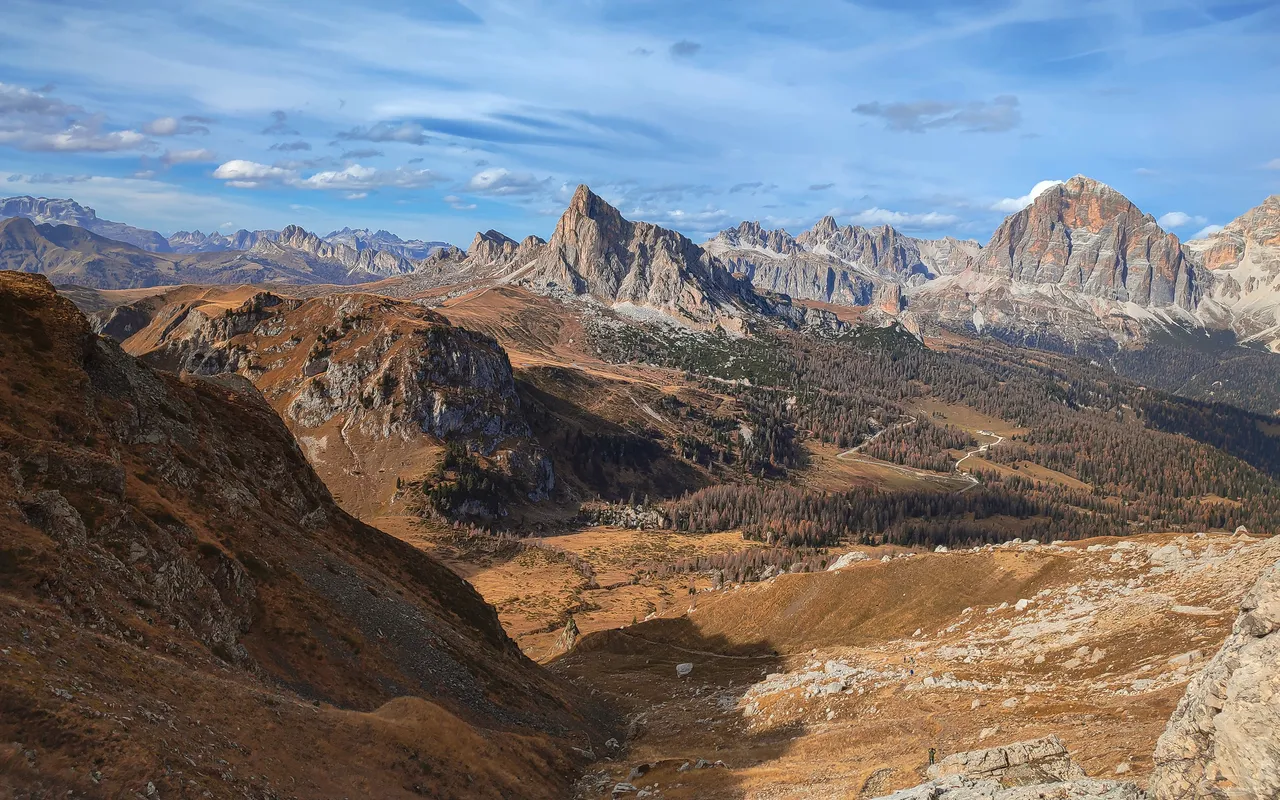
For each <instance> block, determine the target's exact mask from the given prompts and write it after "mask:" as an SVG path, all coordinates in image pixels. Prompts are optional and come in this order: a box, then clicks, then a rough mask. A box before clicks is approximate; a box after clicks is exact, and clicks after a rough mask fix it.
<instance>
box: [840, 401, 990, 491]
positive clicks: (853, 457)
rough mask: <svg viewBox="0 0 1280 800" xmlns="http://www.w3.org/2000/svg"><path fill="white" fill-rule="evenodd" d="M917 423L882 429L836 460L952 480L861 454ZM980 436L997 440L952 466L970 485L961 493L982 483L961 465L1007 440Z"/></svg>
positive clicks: (941, 475) (931, 478) (986, 432)
mask: <svg viewBox="0 0 1280 800" xmlns="http://www.w3.org/2000/svg"><path fill="white" fill-rule="evenodd" d="M915 421H916V419H915V417H912V418H911V419H910V420H908V421H906V422H902V423H899V424H897V425H890V426H888V427H885V428H881V429H880V430H878V431H876V432H875V433H874V434H872V435H871V436H870V437H869V438H868V439H867V440H866V441H865V442H863V443H862V444H860V445H858V446H857V447H854V448H851V449H849V450H845V451H844V452H843V453H840V454H838V455H837V456H836V458H838V459H840V460H841V461H854V462H858V463H862V464H870V465H872V466H876V467H881V468H883V469H889V470H893V471H894V472H898V473H901V474H903V475H910V476H911V477H913V478H924V479H926V480H932V481H938V482H941V481H948V480H951V479H952V477H953V476H952V475H946V474H942V473H938V472H929V471H927V470H918V469H913V468H911V467H904V466H902V465H901V464H894V463H893V462H890V461H882V460H880V459H878V458H871V457H870V456H864V455H862V453H861V450H862V448H864V447H866V446H867V445H869V444H871V443H872V442H874V441H875V440H876V439H878V438H880V437H881V436H883V435H884V434H886V433H888V432H889V431H896V430H901V429H902V428H905V427H907V426H909V425H913V424H915ZM978 435H979V436H992V437H994V438H995V441H991V442H987V443H986V444H983V445H979V447H978V448H977V449H976V450H970V451H969V452H967V453H965V454H964V455H963V456H961V457H960V459H959V460H958V461H956V463H955V464H954V465H953V466H952V468H951V469H952V472H954V473H955V476H956V477H959V478H960V479H962V480H964V481H966V482H967V483H968V485H967V486H965V487H964V488H962V489H960V491H962V492H967V491H969V490H970V489H972V488H973V487H975V486H977V485H978V484H979V483H980V481H979V480H978V479H977V478H975V477H973V476H972V475H970V474H969V473H967V472H960V465H961V464H962V463H964V461H965V460H966V459H968V458H969V457H970V456H976V455H980V454H982V453H985V452H987V451H988V450H990V449H991V448H992V447H995V446H996V445H998V444H1000V443H1001V442H1003V441H1004V439H1005V437H1003V436H1001V435H999V434H997V433H992V432H991V431H978Z"/></svg>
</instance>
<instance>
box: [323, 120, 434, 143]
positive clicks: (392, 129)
mask: <svg viewBox="0 0 1280 800" xmlns="http://www.w3.org/2000/svg"><path fill="white" fill-rule="evenodd" d="M338 138H339V139H345V140H347V141H365V142H402V143H404V144H426V143H427V141H428V139H427V132H426V129H424V128H423V127H422V126H421V125H419V124H418V123H416V122H379V123H376V124H374V125H370V126H368V127H359V126H357V127H355V128H352V129H351V130H348V131H342V132H340V133H339V134H338Z"/></svg>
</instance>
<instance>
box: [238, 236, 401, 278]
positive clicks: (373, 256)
mask: <svg viewBox="0 0 1280 800" xmlns="http://www.w3.org/2000/svg"><path fill="white" fill-rule="evenodd" d="M288 251H292V253H290V252H288ZM250 252H251V253H252V255H253V256H259V257H263V258H266V259H268V260H270V259H272V258H279V257H282V256H288V255H293V254H301V255H302V256H303V257H304V258H305V257H310V258H312V259H315V260H317V261H320V262H327V263H330V264H333V263H336V264H340V265H341V266H342V267H344V268H346V270H347V272H348V274H349V275H350V276H351V277H353V278H362V277H363V278H366V279H376V278H379V277H382V278H386V277H390V276H392V275H404V274H407V273H410V272H413V270H414V265H413V263H412V262H411V261H409V260H408V259H407V258H404V257H402V256H399V255H396V254H395V253H392V252H388V251H385V250H376V249H372V248H367V249H363V250H358V249H356V248H353V247H348V246H346V245H345V244H332V243H330V242H327V241H325V240H324V239H321V238H320V237H319V236H317V235H316V234H314V233H311V232H310V231H307V230H304V229H302V228H300V227H298V226H297V225H290V226H288V227H286V228H285V229H284V230H282V231H280V235H279V236H277V237H276V238H275V239H263V240H260V241H258V243H257V244H255V245H254V247H253V249H252V250H251V251H250Z"/></svg>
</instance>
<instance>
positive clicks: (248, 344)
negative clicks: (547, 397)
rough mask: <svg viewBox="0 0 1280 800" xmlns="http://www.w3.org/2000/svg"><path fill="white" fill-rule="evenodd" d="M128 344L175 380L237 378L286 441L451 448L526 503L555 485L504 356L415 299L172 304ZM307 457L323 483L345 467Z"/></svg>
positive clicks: (361, 448) (266, 297) (257, 298)
mask: <svg viewBox="0 0 1280 800" xmlns="http://www.w3.org/2000/svg"><path fill="white" fill-rule="evenodd" d="M126 348H127V349H129V350H130V352H133V353H135V354H137V355H140V356H142V357H143V358H144V359H145V360H147V361H148V362H149V363H152V364H154V365H156V366H160V367H163V368H165V369H169V370H173V371H177V372H192V373H196V374H202V375H210V374H219V373H226V372H234V373H238V374H240V375H243V376H244V377H246V378H248V379H249V380H251V381H253V383H254V384H255V385H257V386H258V387H259V388H260V389H261V390H262V392H263V393H264V395H266V396H267V398H268V400H269V401H270V402H271V403H272V404H273V405H274V406H275V407H276V408H277V409H278V410H279V411H280V413H281V415H282V416H283V417H284V418H285V420H286V421H287V422H288V423H289V425H290V428H291V429H292V430H293V431H294V433H295V435H297V436H299V437H308V438H309V439H315V440H317V441H318V440H321V439H326V437H328V438H334V437H340V438H341V440H342V441H343V443H344V446H345V448H346V449H349V450H351V449H353V448H354V451H355V455H357V456H359V457H360V458H359V461H369V460H371V459H372V457H373V455H374V453H383V452H386V453H391V452H392V451H394V450H395V449H396V448H398V447H401V446H404V447H408V448H409V449H410V450H412V449H413V448H415V447H419V446H422V445H427V444H431V443H433V442H434V443H436V444H439V443H455V444H460V445H463V446H465V447H466V448H467V449H469V450H471V451H472V452H474V453H476V454H477V455H479V456H482V457H484V458H485V459H488V460H490V461H491V462H493V464H494V465H496V466H497V467H498V468H500V469H501V470H502V471H503V472H505V473H506V474H508V475H510V476H512V477H514V478H516V479H517V480H518V482H519V483H520V485H521V486H522V487H523V491H524V492H525V494H526V495H527V496H528V497H529V499H531V500H541V499H544V498H546V497H547V496H548V495H549V494H550V493H551V491H552V490H553V489H554V487H555V475H554V472H553V470H552V467H551V461H550V459H549V458H548V457H547V455H546V454H545V452H544V451H543V450H542V448H541V447H539V446H538V444H537V442H536V440H535V439H534V438H533V434H532V432H531V431H530V428H529V425H528V422H527V421H526V419H525V417H524V412H523V410H522V408H521V404H520V399H519V397H518V395H517V394H516V386H515V379H514V376H513V375H512V371H511V363H510V361H509V360H508V359H507V355H506V353H505V352H504V351H503V350H502V348H501V347H500V346H498V344H497V343H496V342H495V341H494V340H493V339H491V338H489V337H487V336H484V335H483V334H479V333H474V332H472V331H468V330H465V329H463V328H458V327H455V326H452V325H450V324H449V323H448V322H447V321H446V320H445V319H444V318H443V317H441V316H439V315H438V314H436V313H435V312H432V311H429V310H427V309H425V308H422V307H421V306H418V305H416V304H414V303H410V302H402V301H398V300H392V299H389V298H384V297H375V296H372V295H361V294H341V295H331V296H327V297H319V298H314V299H311V300H306V301H302V300H298V299H295V298H288V297H282V296H279V295H276V294H272V293H269V292H260V293H257V294H255V295H253V296H252V297H250V298H249V299H247V300H245V301H243V302H242V303H241V304H240V305H239V306H236V307H232V308H228V307H227V306H226V304H225V303H220V302H217V301H216V298H215V301H214V302H209V301H207V300H205V299H203V298H202V299H198V300H194V301H178V302H173V303H171V304H169V305H167V306H165V307H163V308H161V309H160V310H159V311H158V312H156V313H155V314H154V316H153V319H152V321H151V323H150V325H149V327H148V328H147V329H146V330H144V331H142V332H141V333H139V334H137V335H135V336H134V337H133V338H131V339H130V340H128V341H127V342H126ZM357 434H358V435H359V442H361V443H363V444H361V443H358V442H356V436H357ZM365 451H368V452H365ZM388 457H389V456H388ZM316 458H317V469H319V470H320V472H321V474H322V475H323V476H325V478H326V480H328V479H330V477H331V476H330V472H331V471H336V472H338V473H342V471H343V470H346V471H348V472H349V471H351V470H352V469H353V466H352V465H349V464H347V463H345V462H344V461H338V462H334V461H332V460H331V459H332V458H333V457H332V456H328V455H325V456H323V457H322V456H321V455H320V453H319V452H317V453H316ZM397 458H398V460H399V461H401V462H403V461H412V460H413V458H411V457H410V456H407V455H406V456H403V457H397ZM321 462H323V463H321ZM396 466H398V467H403V466H404V464H397V465H396ZM354 469H357V470H359V471H360V472H361V473H363V472H364V470H363V469H361V468H360V467H359V466H358V464H357V465H356V466H355V467H354ZM381 474H382V475H383V476H384V478H389V479H391V480H394V479H395V478H396V476H397V472H396V471H394V470H393V471H392V472H390V473H381ZM368 480H370V481H373V480H378V478H377V477H376V476H369V478H368Z"/></svg>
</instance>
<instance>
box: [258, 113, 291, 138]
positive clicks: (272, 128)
mask: <svg viewBox="0 0 1280 800" xmlns="http://www.w3.org/2000/svg"><path fill="white" fill-rule="evenodd" d="M262 132H263V133H265V134H267V135H269V136H297V135H298V132H297V131H295V130H294V129H293V126H292V125H290V124H289V115H288V114H287V113H286V112H284V111H280V110H276V111H272V112H271V124H270V125H268V126H267V127H265V128H263V129H262Z"/></svg>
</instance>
